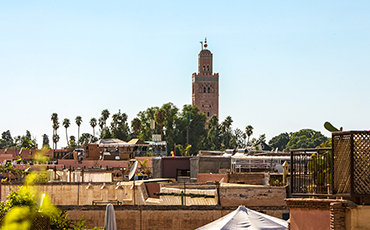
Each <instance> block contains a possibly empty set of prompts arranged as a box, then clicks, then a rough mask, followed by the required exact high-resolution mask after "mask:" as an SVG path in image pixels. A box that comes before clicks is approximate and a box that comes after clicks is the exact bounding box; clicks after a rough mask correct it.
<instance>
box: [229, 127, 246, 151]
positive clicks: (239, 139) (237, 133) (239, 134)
mask: <svg viewBox="0 0 370 230" xmlns="http://www.w3.org/2000/svg"><path fill="white" fill-rule="evenodd" d="M246 136H247V135H246V134H245V133H244V132H243V131H242V130H241V129H239V128H236V129H235V130H234V135H233V137H232V138H233V139H235V147H238V148H244V147H245V139H246ZM233 139H232V141H234V140H233Z"/></svg>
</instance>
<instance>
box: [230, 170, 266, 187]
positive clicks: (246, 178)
mask: <svg viewBox="0 0 370 230" xmlns="http://www.w3.org/2000/svg"><path fill="white" fill-rule="evenodd" d="M263 178H265V173H232V174H230V175H229V183H237V182H244V183H245V184H254V185H262V179H263Z"/></svg>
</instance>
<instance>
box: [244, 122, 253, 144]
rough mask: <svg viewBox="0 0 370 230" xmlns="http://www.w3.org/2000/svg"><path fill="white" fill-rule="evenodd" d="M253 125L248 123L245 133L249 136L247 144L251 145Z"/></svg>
mask: <svg viewBox="0 0 370 230" xmlns="http://www.w3.org/2000/svg"><path fill="white" fill-rule="evenodd" d="M253 129H254V128H253V126H251V125H248V126H247V127H245V134H246V135H247V136H248V140H247V145H249V138H250V137H251V136H252V134H253Z"/></svg>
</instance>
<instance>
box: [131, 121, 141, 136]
mask: <svg viewBox="0 0 370 230" xmlns="http://www.w3.org/2000/svg"><path fill="white" fill-rule="evenodd" d="M131 128H132V130H133V131H134V134H135V135H136V136H137V133H138V132H139V130H140V129H141V121H140V119H139V118H137V117H136V118H134V119H133V120H132V121H131Z"/></svg>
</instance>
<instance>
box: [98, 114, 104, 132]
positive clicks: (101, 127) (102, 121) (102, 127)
mask: <svg viewBox="0 0 370 230" xmlns="http://www.w3.org/2000/svg"><path fill="white" fill-rule="evenodd" d="M98 125H99V127H100V137H101V136H102V135H103V131H104V119H103V117H100V118H99V120H98Z"/></svg>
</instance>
